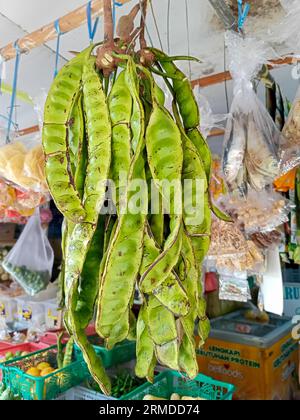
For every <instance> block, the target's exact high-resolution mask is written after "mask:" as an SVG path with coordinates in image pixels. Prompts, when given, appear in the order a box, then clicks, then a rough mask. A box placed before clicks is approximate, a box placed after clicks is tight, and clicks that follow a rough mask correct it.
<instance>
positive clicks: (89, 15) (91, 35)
mask: <svg viewBox="0 0 300 420" xmlns="http://www.w3.org/2000/svg"><path fill="white" fill-rule="evenodd" d="M86 15H87V24H88V30H89V40H90V43H92V42H93V41H94V38H95V35H96V31H97V27H98V23H99V18H98V17H97V18H96V20H95V23H94V25H93V22H92V2H91V1H89V2H88V4H87V6H86Z"/></svg>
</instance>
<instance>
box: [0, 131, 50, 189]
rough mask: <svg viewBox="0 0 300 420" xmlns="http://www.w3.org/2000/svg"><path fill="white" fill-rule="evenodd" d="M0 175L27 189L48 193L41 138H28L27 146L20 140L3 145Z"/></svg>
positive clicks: (0, 155)
mask: <svg viewBox="0 0 300 420" xmlns="http://www.w3.org/2000/svg"><path fill="white" fill-rule="evenodd" d="M2 143H3V142H2ZM0 176H1V177H2V178H3V179H5V180H6V181H8V182H11V183H13V184H15V185H16V186H18V187H20V188H21V189H23V190H25V191H28V190H29V191H35V192H42V193H44V194H46V193H48V187H47V183H46V178H45V158H44V152H43V148H42V145H41V143H40V141H39V138H37V137H36V138H34V139H33V140H32V141H30V140H26V146H25V144H23V143H22V142H21V141H19V140H16V141H14V142H12V143H8V144H3V145H1V147H0Z"/></svg>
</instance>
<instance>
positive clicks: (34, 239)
mask: <svg viewBox="0 0 300 420" xmlns="http://www.w3.org/2000/svg"><path fill="white" fill-rule="evenodd" d="M53 261H54V253H53V250H52V247H51V245H50V243H49V240H48V238H47V236H46V233H45V231H44V230H43V228H42V225H41V220H40V212H39V209H36V210H35V213H34V215H33V216H31V218H30V219H29V222H28V223H27V225H26V226H25V228H24V230H23V232H22V234H21V236H20V238H19V239H18V241H17V243H16V244H15V246H14V247H13V249H12V250H11V251H10V252H9V254H8V255H7V257H6V259H5V260H4V261H3V263H2V266H3V268H4V269H5V270H6V271H7V272H8V273H9V274H10V275H11V276H12V277H14V278H15V280H16V281H17V282H18V283H19V284H20V285H21V286H22V287H23V289H24V290H25V291H26V293H27V294H28V295H31V296H34V295H36V294H37V293H39V292H41V291H42V290H44V289H46V287H47V286H48V284H49V280H50V279H51V275H52V268H53Z"/></svg>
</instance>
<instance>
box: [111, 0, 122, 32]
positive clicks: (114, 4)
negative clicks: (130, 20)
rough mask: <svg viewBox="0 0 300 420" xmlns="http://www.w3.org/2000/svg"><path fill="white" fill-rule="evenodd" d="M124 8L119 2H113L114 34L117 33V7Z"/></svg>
mask: <svg viewBox="0 0 300 420" xmlns="http://www.w3.org/2000/svg"><path fill="white" fill-rule="evenodd" d="M122 6H123V4H122V3H120V2H118V1H116V0H114V1H113V16H112V17H113V25H114V33H115V30H116V14H117V13H116V12H117V10H116V9H117V7H122Z"/></svg>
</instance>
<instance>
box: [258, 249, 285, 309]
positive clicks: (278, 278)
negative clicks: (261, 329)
mask: <svg viewBox="0 0 300 420" xmlns="http://www.w3.org/2000/svg"><path fill="white" fill-rule="evenodd" d="M261 292H262V294H263V300H264V308H265V310H266V311H267V312H271V313H273V314H276V315H280V316H282V314H283V285H282V272H281V265H280V256H279V249H278V248H277V247H276V248H274V249H271V250H269V251H268V254H267V271H266V273H265V274H264V275H263V283H262V285H261Z"/></svg>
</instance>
